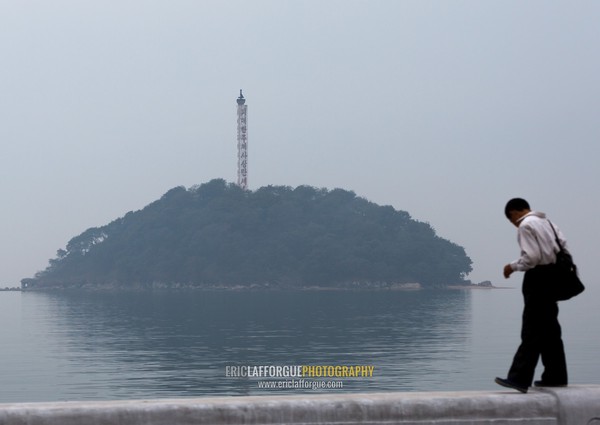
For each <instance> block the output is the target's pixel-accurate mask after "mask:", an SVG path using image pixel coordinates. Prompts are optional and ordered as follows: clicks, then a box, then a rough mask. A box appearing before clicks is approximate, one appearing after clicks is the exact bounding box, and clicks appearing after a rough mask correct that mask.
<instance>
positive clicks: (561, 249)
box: [546, 219, 564, 251]
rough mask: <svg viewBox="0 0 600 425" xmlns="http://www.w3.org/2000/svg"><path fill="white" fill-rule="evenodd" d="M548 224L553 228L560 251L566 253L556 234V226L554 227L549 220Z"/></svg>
mask: <svg viewBox="0 0 600 425" xmlns="http://www.w3.org/2000/svg"><path fill="white" fill-rule="evenodd" d="M546 220H548V219H546ZM548 224H550V227H552V231H553V232H554V240H555V241H556V244H557V245H558V250H559V251H564V249H563V247H562V245H561V243H560V241H559V240H558V234H557V233H556V229H554V226H553V225H552V222H551V221H550V220H548Z"/></svg>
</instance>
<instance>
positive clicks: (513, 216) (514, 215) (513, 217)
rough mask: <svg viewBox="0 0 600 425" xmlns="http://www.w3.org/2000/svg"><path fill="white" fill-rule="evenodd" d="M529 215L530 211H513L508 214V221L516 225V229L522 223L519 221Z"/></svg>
mask: <svg viewBox="0 0 600 425" xmlns="http://www.w3.org/2000/svg"><path fill="white" fill-rule="evenodd" d="M527 213H529V210H520V211H517V210H512V211H509V212H508V220H509V221H510V222H511V223H512V224H514V225H515V227H519V225H520V224H521V222H520V221H519V219H520V218H521V217H523V216H524V215H526V214H527Z"/></svg>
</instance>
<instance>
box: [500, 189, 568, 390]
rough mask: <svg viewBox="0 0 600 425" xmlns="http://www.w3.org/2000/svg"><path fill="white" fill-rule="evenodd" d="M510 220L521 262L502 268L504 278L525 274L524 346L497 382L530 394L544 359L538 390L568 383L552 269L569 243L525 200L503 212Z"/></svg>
mask: <svg viewBox="0 0 600 425" xmlns="http://www.w3.org/2000/svg"><path fill="white" fill-rule="evenodd" d="M504 213H505V215H506V217H507V218H508V219H509V220H510V222H511V223H512V224H514V225H515V226H516V227H517V228H518V230H517V240H518V242H519V246H520V248H521V256H520V257H519V259H518V260H516V261H513V262H512V263H509V264H507V265H506V266H504V277H505V278H508V277H509V276H510V275H511V274H512V273H513V272H515V271H523V272H525V275H524V277H523V298H524V301H525V307H524V309H523V323H522V328H521V345H520V346H519V348H518V349H517V352H516V354H515V357H514V359H513V362H512V365H511V367H510V369H509V371H508V377H507V378H506V379H503V378H496V383H497V384H499V385H502V386H504V387H509V388H513V389H516V390H518V391H521V392H522V393H526V392H527V389H528V388H529V387H530V386H531V383H532V382H533V377H534V373H535V367H536V365H537V362H538V359H539V357H540V356H541V358H542V364H543V365H544V372H543V373H542V379H541V381H535V386H538V387H563V386H566V385H567V382H568V378H567V364H566V360H565V351H564V346H563V342H562V339H561V329H560V324H559V323H558V305H557V303H556V301H554V299H553V298H552V297H551V295H550V291H549V287H550V285H551V283H552V280H553V279H556V276H555V275H554V273H553V272H552V266H549V265H550V264H553V263H554V262H555V261H556V253H557V252H558V251H559V247H558V245H557V244H556V241H555V233H554V230H555V231H556V235H557V236H558V239H559V241H560V244H561V245H562V247H563V249H565V250H567V242H566V240H565V239H564V237H563V235H562V233H561V232H560V230H559V229H558V228H557V227H556V226H554V230H553V225H552V224H551V223H550V221H548V219H547V218H546V215H545V214H544V213H540V212H536V211H531V208H530V207H529V204H528V203H527V201H526V200H524V199H521V198H514V199H511V200H510V201H508V203H507V204H506V207H505V209H504Z"/></svg>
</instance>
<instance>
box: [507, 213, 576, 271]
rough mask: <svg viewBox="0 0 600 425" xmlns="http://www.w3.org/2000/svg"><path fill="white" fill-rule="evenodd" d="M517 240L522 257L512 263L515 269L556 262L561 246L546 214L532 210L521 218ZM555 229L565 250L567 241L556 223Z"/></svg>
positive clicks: (525, 268)
mask: <svg viewBox="0 0 600 425" xmlns="http://www.w3.org/2000/svg"><path fill="white" fill-rule="evenodd" d="M519 222H520V224H519V229H518V231H517V240H518V242H519V246H520V247H521V257H520V258H519V259H518V260H515V261H513V262H512V263H510V266H511V267H512V269H513V270H515V271H527V270H529V269H532V268H534V267H535V266H539V265H544V264H551V263H554V262H556V253H557V252H558V251H559V247H558V245H557V243H556V241H555V238H554V232H553V231H552V227H551V226H550V222H549V221H548V219H547V218H546V214H544V213H541V212H537V211H532V212H530V213H528V214H526V215H524V216H523V217H521V219H520V220H519ZM552 225H553V226H554V230H556V233H557V234H558V239H559V241H560V243H561V245H562V247H563V249H564V250H565V251H567V241H566V239H565V238H564V236H563V235H562V233H561V231H560V230H559V228H558V227H556V225H555V224H554V223H552Z"/></svg>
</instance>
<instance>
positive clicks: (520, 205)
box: [504, 198, 531, 218]
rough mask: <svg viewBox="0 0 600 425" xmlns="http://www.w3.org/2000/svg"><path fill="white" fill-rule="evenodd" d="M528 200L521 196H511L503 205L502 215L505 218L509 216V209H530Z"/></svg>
mask: <svg viewBox="0 0 600 425" xmlns="http://www.w3.org/2000/svg"><path fill="white" fill-rule="evenodd" d="M530 209H531V207H530V206H529V202H527V201H526V200H525V199H522V198H512V199H511V200H510V201H508V202H507V203H506V206H505V207H504V215H505V216H506V218H510V212H511V211H523V210H530Z"/></svg>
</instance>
